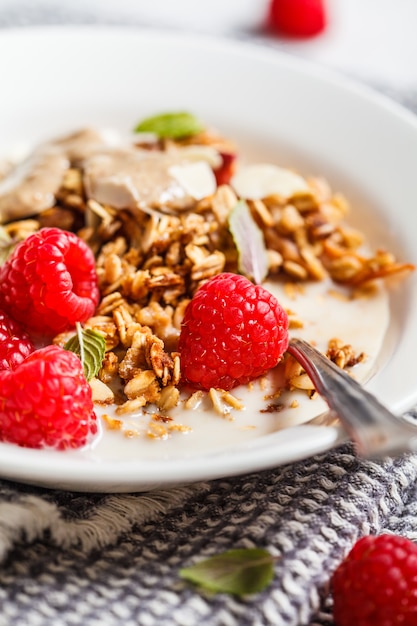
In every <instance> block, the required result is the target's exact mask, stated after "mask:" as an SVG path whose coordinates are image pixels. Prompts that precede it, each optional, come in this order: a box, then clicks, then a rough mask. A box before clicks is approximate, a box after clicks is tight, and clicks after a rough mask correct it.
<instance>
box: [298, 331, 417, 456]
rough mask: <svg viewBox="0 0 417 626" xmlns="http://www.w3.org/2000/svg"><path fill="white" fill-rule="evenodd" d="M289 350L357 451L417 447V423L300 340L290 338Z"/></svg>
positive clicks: (375, 453) (371, 453)
mask: <svg viewBox="0 0 417 626" xmlns="http://www.w3.org/2000/svg"><path fill="white" fill-rule="evenodd" d="M288 352H289V353H290V354H291V355H292V356H293V357H294V358H295V359H296V360H297V361H298V362H299V363H300V365H302V367H303V368H304V369H305V371H306V372H307V374H308V375H309V376H310V378H311V380H312V382H313V384H314V386H315V388H316V390H317V392H318V393H319V394H320V395H321V396H323V398H324V399H325V401H326V402H327V404H328V405H329V408H330V409H331V411H333V412H335V413H336V414H337V415H338V417H339V419H340V421H341V422H342V424H343V426H344V428H345V430H346V432H347V434H348V435H349V437H350V438H351V439H352V440H353V442H354V443H355V445H356V448H357V451H358V453H359V454H361V455H362V456H365V457H367V458H378V457H382V456H385V455H388V456H396V455H399V454H402V453H403V452H410V451H415V450H417V425H416V426H413V424H411V423H409V422H406V421H405V420H404V419H403V418H401V417H397V416H396V415H394V414H393V413H391V412H390V411H389V410H388V409H387V408H386V407H384V406H383V405H382V404H381V403H380V402H379V401H378V400H377V399H376V398H375V396H373V395H372V394H371V393H369V392H368V391H366V390H365V389H364V388H363V387H362V386H361V385H360V384H359V383H357V382H356V381H355V380H354V379H353V378H352V377H351V376H349V375H348V374H347V373H346V372H344V371H343V370H342V369H341V368H340V367H338V366H337V365H335V364H334V363H333V362H332V361H330V359H328V358H327V357H326V356H325V355H324V354H322V353H321V352H319V351H318V350H316V348H313V346H311V345H310V344H309V343H307V342H306V341H304V340H303V339H291V341H290V344H289V346H288Z"/></svg>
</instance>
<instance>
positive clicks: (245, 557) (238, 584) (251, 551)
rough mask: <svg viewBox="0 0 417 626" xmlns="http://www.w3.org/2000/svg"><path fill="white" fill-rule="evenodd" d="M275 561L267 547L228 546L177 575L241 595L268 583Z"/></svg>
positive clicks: (219, 591)
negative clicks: (221, 552) (225, 549)
mask: <svg viewBox="0 0 417 626" xmlns="http://www.w3.org/2000/svg"><path fill="white" fill-rule="evenodd" d="M274 561H275V558H274V557H273V556H272V555H271V554H270V553H269V552H268V550H263V549H261V548H243V549H238V550H228V551H227V552H224V553H223V554H219V555H216V556H213V557H210V558H208V559H205V560H204V561H200V562H199V563H196V564H195V565H192V566H191V567H186V568H183V569H181V570H180V576H181V578H183V579H185V580H188V581H189V582H191V583H194V584H195V585H198V586H200V587H203V588H205V589H208V590H209V591H215V592H217V593H229V594H233V595H237V596H244V595H248V594H252V593H256V592H258V591H262V590H263V589H265V587H267V585H269V584H270V582H271V581H272V578H273V575H274Z"/></svg>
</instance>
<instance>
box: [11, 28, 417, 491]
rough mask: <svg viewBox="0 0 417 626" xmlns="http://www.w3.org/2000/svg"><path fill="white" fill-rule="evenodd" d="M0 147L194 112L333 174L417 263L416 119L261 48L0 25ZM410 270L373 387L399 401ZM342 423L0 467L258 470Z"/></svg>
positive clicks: (413, 339) (70, 479)
mask: <svg viewBox="0 0 417 626" xmlns="http://www.w3.org/2000/svg"><path fill="white" fill-rule="evenodd" d="M0 68H1V77H2V78H1V82H2V88H1V92H2V103H1V110H0V137H1V145H0V153H2V154H7V152H8V151H9V150H10V149H12V148H13V149H14V148H15V147H16V145H19V144H24V145H27V144H28V143H30V144H33V143H36V142H38V141H40V140H43V139H45V138H49V137H53V136H54V135H60V134H63V133H64V132H66V131H67V130H73V129H75V128H79V127H82V126H85V125H94V126H105V127H114V126H115V127H118V128H120V129H122V130H126V131H129V130H130V129H131V128H132V127H133V125H134V124H135V122H136V121H137V120H139V119H140V118H141V117H143V116H144V115H147V114H150V113H154V112H156V111H167V110H176V109H186V110H190V111H192V112H194V113H195V114H196V115H198V116H199V117H200V118H201V119H203V120H205V121H207V122H208V123H209V124H212V125H213V126H216V127H217V128H219V129H220V130H221V131H222V132H224V134H226V135H228V136H230V137H234V138H238V139H239V141H240V145H241V146H242V147H243V149H244V147H245V146H250V150H251V151H252V153H255V152H256V151H259V153H262V154H263V155H266V154H270V155H273V158H274V161H276V162H280V163H284V164H287V165H292V166H296V167H298V168H299V169H302V170H304V171H307V172H311V173H314V174H319V175H323V176H325V177H326V178H327V179H329V181H330V182H331V184H332V187H333V188H339V189H341V190H343V191H344V192H345V193H346V195H347V196H348V197H349V198H350V200H351V201H352V203H353V205H354V207H355V211H354V214H353V216H352V218H353V220H354V222H356V223H357V224H358V223H359V224H361V226H362V227H363V228H364V229H365V231H366V232H367V234H368V236H369V238H370V241H371V243H374V244H378V245H383V246H386V247H388V248H390V249H391V250H393V251H394V252H395V253H397V254H398V256H399V257H400V258H402V259H404V260H407V261H410V262H414V263H417V211H416V207H417V177H416V175H415V167H416V163H417V121H416V118H415V117H414V116H413V115H412V114H411V113H409V112H407V111H406V110H404V109H403V108H401V107H400V106H398V105H396V104H394V103H392V102H391V101H389V100H387V99H385V98H384V97H382V96H379V95H377V94H375V93H373V92H372V91H370V90H367V89H365V88H363V87H360V86H357V85H355V84H353V83H352V82H350V81H348V80H346V79H343V78H341V77H339V76H337V75H334V74H333V73H330V72H327V71H324V70H323V69H321V68H318V67H316V66H314V65H310V64H308V63H305V62H301V61H299V60H296V59H294V58H291V57H289V56H284V55H282V54H280V53H278V52H277V51H273V50H270V49H264V48H262V47H260V46H255V45H249V44H243V43H232V42H228V41H223V40H216V41H215V40H213V39H210V38H208V37H203V36H189V35H185V34H184V33H181V34H178V35H175V34H168V33H164V32H152V31H138V30H133V29H123V30H122V29H100V28H95V29H91V28H88V27H86V28H76V29H75V28H68V29H65V28H50V29H33V30H19V31H10V32H2V33H1V36H0ZM416 278H417V277H416V276H411V277H409V278H407V280H406V281H405V282H404V283H403V284H402V285H401V286H399V287H397V288H396V289H395V290H393V292H392V294H391V325H390V329H389V332H388V335H387V338H386V342H385V346H384V350H383V352H382V354H381V357H380V362H379V363H378V371H377V372H376V374H375V375H374V376H373V378H372V380H371V381H370V382H369V384H368V388H369V389H370V390H371V391H373V392H374V393H375V394H376V395H378V397H379V398H380V399H381V400H382V402H384V403H385V404H387V405H388V406H389V407H390V408H391V409H392V410H393V411H396V412H401V411H404V410H406V409H408V408H409V407H411V405H413V404H414V403H415V402H416V401H417V379H416V375H415V367H414V364H415V354H416V353H417V323H416V320H417V289H416ZM342 439H343V434H342V433H341V432H340V431H339V430H338V429H336V428H329V427H314V426H311V425H305V426H299V427H296V428H291V429H287V430H284V431H282V432H279V433H275V434H273V435H271V436H267V437H262V438H260V439H255V440H254V441H252V442H251V443H248V444H245V445H243V446H231V447H230V448H228V449H226V450H220V451H217V452H208V453H207V454H204V453H202V454H201V455H200V456H199V457H195V456H194V457H192V458H186V457H185V458H183V459H169V458H166V459H163V460H162V459H161V460H153V461H141V460H140V459H138V460H135V461H129V462H123V461H120V462H115V461H114V462H113V461H112V462H109V463H100V462H97V461H95V460H93V459H90V458H89V457H88V455H87V456H83V455H79V456H77V455H76V454H75V455H66V454H63V453H54V452H49V451H38V450H25V449H21V448H18V447H16V446H10V445H7V444H1V446H0V448H1V450H0V474H1V475H2V476H3V477H6V478H11V479H16V480H21V481H26V482H33V483H36V484H42V485H47V486H51V487H64V488H71V489H80V490H96V491H131V490H145V489H149V488H152V487H154V486H157V485H167V484H174V483H181V482H189V481H192V480H200V479H211V478H216V477H221V476H227V475H233V474H238V473H243V472H249V471H254V470H259V469H263V468H267V467H272V466H274V465H278V464H282V463H287V462H290V461H294V460H297V459H301V458H304V457H306V456H308V455H312V454H314V453H316V452H319V451H322V450H326V449H328V448H330V447H332V446H334V445H335V444H336V443H337V442H340V441H341V440H342Z"/></svg>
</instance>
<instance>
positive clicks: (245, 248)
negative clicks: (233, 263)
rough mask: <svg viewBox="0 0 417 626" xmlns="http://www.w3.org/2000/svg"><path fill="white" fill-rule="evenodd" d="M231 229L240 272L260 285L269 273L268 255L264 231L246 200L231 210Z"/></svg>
mask: <svg viewBox="0 0 417 626" xmlns="http://www.w3.org/2000/svg"><path fill="white" fill-rule="evenodd" d="M229 230H230V232H231V234H232V237H233V240H234V242H235V245H236V248H237V251H238V255H239V256H238V269H239V272H240V273H241V274H244V275H245V276H247V277H248V278H250V279H251V280H253V281H254V282H255V283H256V284H258V285H259V284H260V283H262V281H263V280H264V278H265V277H266V275H267V274H268V257H267V254H266V247H265V241H264V236H263V233H262V231H261V229H260V228H259V226H258V225H257V223H256V222H255V220H254V219H253V217H252V214H251V212H250V209H249V207H248V205H247V203H246V202H245V201H244V200H239V202H238V203H237V204H236V206H235V207H234V209H233V210H232V211H231V213H230V215H229Z"/></svg>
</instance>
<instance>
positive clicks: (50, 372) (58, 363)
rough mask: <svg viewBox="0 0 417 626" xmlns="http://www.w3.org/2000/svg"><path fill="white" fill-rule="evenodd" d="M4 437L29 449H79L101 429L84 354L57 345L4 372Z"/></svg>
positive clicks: (0, 412) (0, 379) (0, 421)
mask: <svg viewBox="0 0 417 626" xmlns="http://www.w3.org/2000/svg"><path fill="white" fill-rule="evenodd" d="M0 387H1V392H2V393H1V399H0V439H1V440H2V441H7V442H9V443H15V444H18V445H19V446H23V447H26V448H42V447H54V448H58V449H59V450H64V449H66V448H79V447H81V446H83V445H85V444H86V443H87V441H88V438H89V436H90V435H93V434H95V433H96V432H97V423H96V416H95V413H94V410H93V401H92V393H91V387H90V385H89V384H88V382H87V380H86V378H85V376H84V372H83V367H82V364H81V361H80V359H79V358H78V357H77V356H76V355H75V354H74V353H72V352H69V351H68V350H64V349H63V348H60V347H59V346H47V347H46V348H42V349H41V350H36V351H35V352H33V353H32V354H31V355H30V356H28V357H27V359H26V360H25V361H24V362H23V363H22V364H21V365H20V366H19V367H17V368H16V369H15V370H14V371H12V370H4V371H2V372H0Z"/></svg>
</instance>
